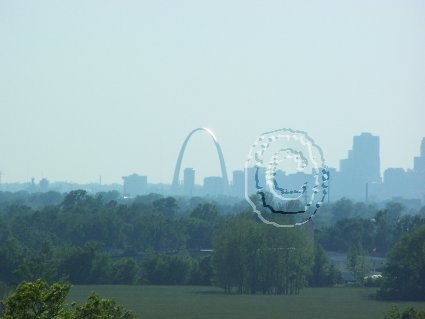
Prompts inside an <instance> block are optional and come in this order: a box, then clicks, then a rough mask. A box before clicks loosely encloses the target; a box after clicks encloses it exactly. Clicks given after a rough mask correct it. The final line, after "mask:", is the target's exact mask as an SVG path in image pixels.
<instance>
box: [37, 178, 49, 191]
mask: <svg viewBox="0 0 425 319" xmlns="http://www.w3.org/2000/svg"><path fill="white" fill-rule="evenodd" d="M39 187H40V192H47V191H48V190H49V181H48V180H47V178H42V179H41V180H40V182H39Z"/></svg>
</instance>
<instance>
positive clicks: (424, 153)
mask: <svg viewBox="0 0 425 319" xmlns="http://www.w3.org/2000/svg"><path fill="white" fill-rule="evenodd" d="M413 169H414V170H415V171H416V172H425V137H424V138H423V139H422V143H421V152H420V155H419V156H418V157H415V158H414V163H413Z"/></svg>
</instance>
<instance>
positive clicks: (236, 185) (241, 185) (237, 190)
mask: <svg viewBox="0 0 425 319" xmlns="http://www.w3.org/2000/svg"><path fill="white" fill-rule="evenodd" d="M244 193H245V172H244V171H233V179H232V195H233V196H236V197H243V196H244Z"/></svg>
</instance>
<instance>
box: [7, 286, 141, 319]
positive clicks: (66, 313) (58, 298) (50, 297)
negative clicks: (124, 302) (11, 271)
mask: <svg viewBox="0 0 425 319" xmlns="http://www.w3.org/2000/svg"><path fill="white" fill-rule="evenodd" d="M69 289H70V285H67V284H57V283H56V284H53V285H51V286H50V285H49V284H48V283H47V282H45V281H43V280H41V279H38V280H37V281H35V282H22V283H21V284H19V286H18V287H17V288H16V290H15V291H14V292H13V293H12V294H11V295H10V296H9V297H7V298H6V299H4V300H2V301H1V303H0V309H1V311H0V318H2V319H17V318H19V319H83V318H90V319H135V318H136V317H135V316H134V315H133V314H132V313H130V312H129V311H128V310H126V309H125V308H124V307H122V306H120V305H117V304H116V303H115V301H113V300H109V299H101V298H100V297H99V296H98V295H96V294H91V295H90V297H89V298H88V299H87V302H86V303H85V304H82V305H77V304H76V303H73V304H72V305H71V306H70V305H67V304H65V300H66V297H67V295H68V292H69Z"/></svg>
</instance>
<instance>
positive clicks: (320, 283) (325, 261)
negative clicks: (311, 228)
mask: <svg viewBox="0 0 425 319" xmlns="http://www.w3.org/2000/svg"><path fill="white" fill-rule="evenodd" d="M341 282H342V275H341V272H340V271H339V270H338V269H337V268H336V267H335V265H334V264H333V263H332V262H331V261H330V260H329V258H328V256H327V255H326V252H325V250H324V249H323V247H322V246H320V244H316V245H315V247H314V261H313V267H312V269H311V274H310V276H309V280H308V283H309V286H310V287H330V286H333V285H335V284H337V283H341Z"/></svg>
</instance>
